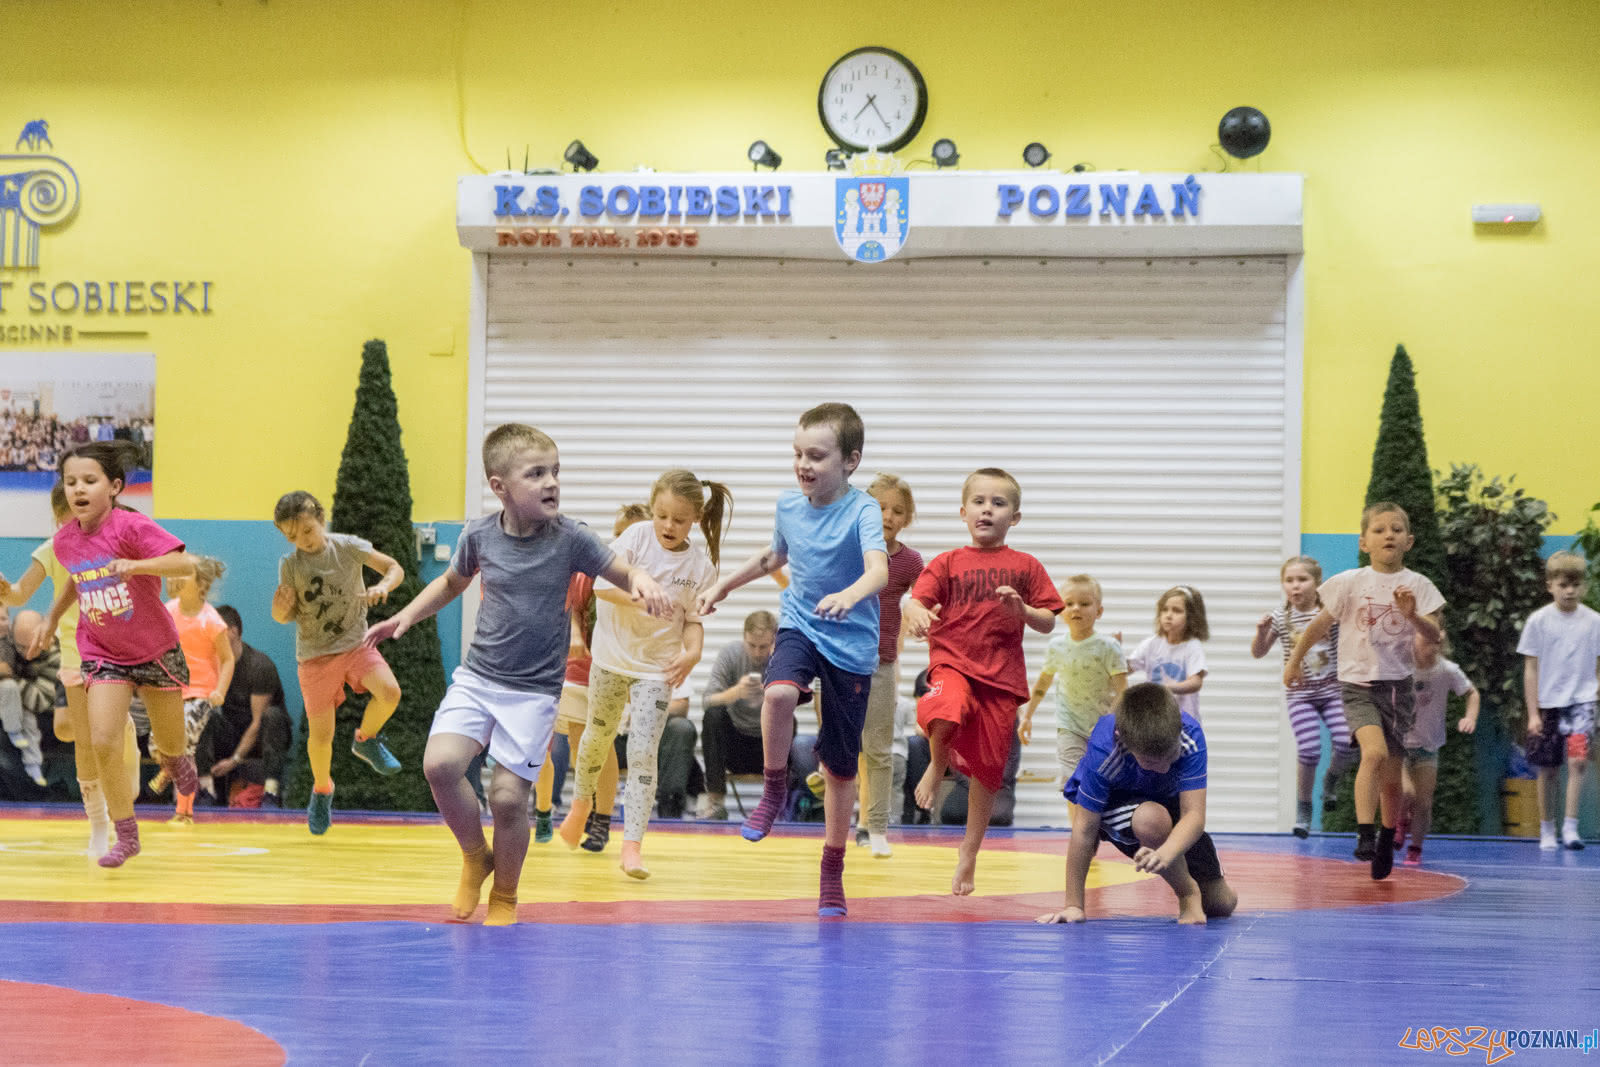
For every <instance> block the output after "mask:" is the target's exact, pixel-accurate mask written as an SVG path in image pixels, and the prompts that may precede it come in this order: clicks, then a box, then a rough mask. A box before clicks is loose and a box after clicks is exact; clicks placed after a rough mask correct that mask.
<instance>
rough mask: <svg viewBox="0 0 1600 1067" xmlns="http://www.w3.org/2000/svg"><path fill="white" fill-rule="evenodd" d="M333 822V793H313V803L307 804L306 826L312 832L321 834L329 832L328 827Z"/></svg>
mask: <svg viewBox="0 0 1600 1067" xmlns="http://www.w3.org/2000/svg"><path fill="white" fill-rule="evenodd" d="M332 823H333V794H332V793H315V792H314V793H312V794H311V803H310V804H307V805H306V826H308V827H310V829H311V832H312V833H314V834H316V835H317V836H319V837H320V836H321V835H323V834H325V833H327V832H328V827H329V826H330V825H332Z"/></svg>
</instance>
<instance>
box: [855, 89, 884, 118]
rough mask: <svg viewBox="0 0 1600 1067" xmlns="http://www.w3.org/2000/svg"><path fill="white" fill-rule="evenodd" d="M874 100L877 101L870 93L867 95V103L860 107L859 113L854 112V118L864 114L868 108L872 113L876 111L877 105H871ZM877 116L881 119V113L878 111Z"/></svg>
mask: <svg viewBox="0 0 1600 1067" xmlns="http://www.w3.org/2000/svg"><path fill="white" fill-rule="evenodd" d="M876 99H878V98H877V97H876V96H874V95H873V94H871V93H868V94H867V102H866V103H865V104H862V105H861V110H860V111H857V112H856V118H860V117H861V115H862V113H863V112H865V111H866V110H867V108H869V107H870V108H871V109H872V110H874V111H878V105H877V104H875V103H873V101H874V100H876ZM878 114H879V116H880V117H881V116H882V114H883V112H881V111H879V112H878Z"/></svg>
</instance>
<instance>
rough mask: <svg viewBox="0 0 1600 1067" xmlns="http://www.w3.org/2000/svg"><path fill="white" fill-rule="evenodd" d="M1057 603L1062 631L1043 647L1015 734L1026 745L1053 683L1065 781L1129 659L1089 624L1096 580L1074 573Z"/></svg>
mask: <svg viewBox="0 0 1600 1067" xmlns="http://www.w3.org/2000/svg"><path fill="white" fill-rule="evenodd" d="M1061 602H1062V604H1063V605H1064V606H1063V607H1062V609H1061V618H1062V619H1064V620H1065V621H1066V624H1067V632H1066V633H1064V634H1060V635H1058V636H1056V637H1052V638H1051V639H1050V644H1049V645H1048V646H1047V647H1046V648H1045V653H1044V669H1043V670H1042V671H1040V672H1039V680H1038V681H1037V682H1034V683H1033V692H1032V693H1031V694H1029V696H1028V706H1027V707H1026V708H1024V709H1023V711H1022V721H1021V722H1019V723H1018V724H1017V736H1018V737H1019V738H1021V739H1022V743H1023V744H1025V745H1026V744H1027V743H1028V742H1029V741H1032V740H1033V713H1034V712H1035V711H1036V710H1038V707H1039V702H1040V701H1041V700H1043V699H1044V695H1045V694H1046V693H1048V692H1049V691H1050V688H1051V685H1052V683H1053V684H1054V686H1055V693H1056V761H1057V763H1058V764H1059V765H1060V767H1061V777H1060V779H1059V781H1060V782H1061V784H1062V785H1066V783H1067V779H1069V778H1071V777H1072V772H1073V771H1075V770H1077V768H1078V761H1079V760H1081V759H1083V754H1084V752H1085V751H1086V750H1087V749H1088V747H1089V734H1090V733H1091V732H1092V731H1093V730H1094V724H1095V723H1097V722H1099V721H1100V717H1101V716H1103V715H1106V714H1108V713H1109V712H1110V711H1111V707H1112V705H1113V704H1115V703H1116V702H1117V697H1119V696H1121V695H1122V694H1123V692H1124V691H1125V690H1126V689H1127V688H1128V661H1127V659H1126V658H1124V656H1123V654H1122V645H1121V644H1120V643H1118V641H1117V640H1116V638H1114V637H1106V636H1104V635H1102V634H1098V633H1096V632H1095V629H1094V624H1095V622H1096V621H1098V620H1099V618H1100V616H1101V614H1103V613H1104V611H1105V608H1104V607H1102V606H1101V595H1100V583H1099V582H1097V581H1095V580H1094V579H1093V578H1091V577H1089V575H1087V574H1074V575H1073V576H1072V577H1071V578H1068V579H1067V580H1066V581H1065V582H1063V583H1062V584H1061Z"/></svg>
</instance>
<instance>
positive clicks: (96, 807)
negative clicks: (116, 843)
mask: <svg viewBox="0 0 1600 1067" xmlns="http://www.w3.org/2000/svg"><path fill="white" fill-rule="evenodd" d="M78 791H79V792H81V793H82V794H83V813H84V814H85V815H87V816H88V817H89V855H90V856H91V857H92V858H94V859H99V858H100V857H101V856H104V855H105V854H106V852H107V851H108V850H109V849H110V848H111V816H110V815H109V814H108V813H107V812H106V794H105V791H104V790H103V789H101V788H100V782H99V780H98V779H96V780H95V781H92V782H85V781H83V780H82V779H79V780H78Z"/></svg>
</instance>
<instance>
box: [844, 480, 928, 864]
mask: <svg viewBox="0 0 1600 1067" xmlns="http://www.w3.org/2000/svg"><path fill="white" fill-rule="evenodd" d="M867 495H868V496H870V497H872V499H874V500H876V501H877V502H878V508H879V509H880V511H881V513H882V516H883V543H884V548H885V550H886V551H887V552H888V554H889V584H888V585H886V586H884V588H883V592H881V593H879V594H878V667H877V670H875V671H873V672H872V691H871V692H870V693H869V694H868V696H867V721H866V725H865V726H864V727H863V728H862V730H861V771H862V773H863V774H864V775H865V776H866V780H867V784H866V793H867V795H866V797H865V798H863V799H862V807H863V809H864V810H863V812H862V817H861V818H860V819H859V823H860V824H864V825H865V828H866V836H867V844H868V845H870V846H871V848H872V855H873V856H874V857H876V858H878V859H886V858H887V857H888V856H890V855H891V854H892V850H891V849H890V848H889V797H890V794H891V793H892V791H893V787H894V746H895V743H896V738H897V734H896V731H895V707H896V705H897V703H898V702H899V698H900V664H899V655H900V639H901V634H900V600H901V598H902V597H904V596H905V594H906V592H907V591H908V590H909V589H910V588H911V587H912V586H913V585H915V584H916V581H917V578H918V577H920V576H921V574H922V568H923V562H922V554H921V553H919V552H918V551H917V550H916V549H914V548H912V547H911V546H910V545H905V544H901V543H900V540H899V537H900V531H902V530H904V529H905V528H906V527H907V526H910V525H911V523H912V522H913V521H914V520H915V519H916V517H917V505H916V500H915V499H914V498H913V497H912V495H911V486H909V485H907V484H906V480H905V479H904V478H901V477H899V476H898V475H894V474H880V475H878V476H877V477H876V478H874V479H873V480H872V484H871V485H869V486H868V487H867ZM858 841H859V838H858Z"/></svg>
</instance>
